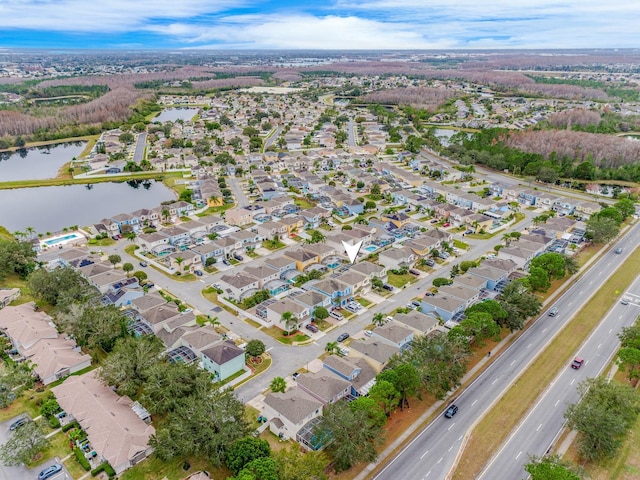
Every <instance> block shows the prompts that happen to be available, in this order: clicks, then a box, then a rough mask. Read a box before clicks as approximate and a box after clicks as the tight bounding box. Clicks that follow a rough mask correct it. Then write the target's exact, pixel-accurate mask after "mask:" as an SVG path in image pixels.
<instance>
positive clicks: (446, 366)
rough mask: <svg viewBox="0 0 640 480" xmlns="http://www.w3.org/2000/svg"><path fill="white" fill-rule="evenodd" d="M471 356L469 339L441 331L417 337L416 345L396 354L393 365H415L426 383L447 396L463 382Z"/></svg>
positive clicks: (440, 395) (430, 390)
mask: <svg viewBox="0 0 640 480" xmlns="http://www.w3.org/2000/svg"><path fill="white" fill-rule="evenodd" d="M468 356H469V349H468V343H467V342H466V341H465V340H464V339H461V338H452V337H449V336H448V335H447V334H446V333H444V332H441V333H437V334H435V335H433V336H420V337H417V338H416V339H414V341H413V343H412V347H411V348H410V349H408V350H405V351H404V352H402V353H401V354H400V355H398V356H395V357H392V359H391V361H390V362H389V364H390V367H391V368H395V367H396V366H398V365H399V364H401V363H409V364H411V365H415V367H416V369H417V370H418V373H419V375H420V382H421V384H422V387H423V388H424V389H425V390H426V391H427V392H428V393H431V394H432V395H434V396H435V397H437V398H444V397H445V395H446V394H447V393H448V392H449V391H450V390H451V389H452V388H454V387H456V386H458V385H459V382H460V379H461V378H462V376H463V375H464V374H465V372H466V369H467V366H466V360H467V358H468Z"/></svg>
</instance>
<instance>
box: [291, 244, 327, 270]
mask: <svg viewBox="0 0 640 480" xmlns="http://www.w3.org/2000/svg"><path fill="white" fill-rule="evenodd" d="M284 255H285V256H286V257H289V258H290V259H292V260H294V261H295V262H296V268H297V269H298V270H300V271H301V272H304V270H305V269H306V268H307V267H309V266H310V265H313V264H314V263H320V255H318V254H317V253H314V252H311V251H309V250H308V249H305V248H300V247H298V248H296V249H292V250H287V251H286V252H285V253H284Z"/></svg>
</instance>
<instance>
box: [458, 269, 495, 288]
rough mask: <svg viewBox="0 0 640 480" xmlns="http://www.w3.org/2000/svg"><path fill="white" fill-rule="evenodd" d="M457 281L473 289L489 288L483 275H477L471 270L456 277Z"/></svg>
mask: <svg viewBox="0 0 640 480" xmlns="http://www.w3.org/2000/svg"><path fill="white" fill-rule="evenodd" d="M455 282H456V283H459V284H461V285H464V286H466V287H468V288H470V289H472V290H478V291H479V290H482V289H483V288H487V280H486V279H485V278H482V277H478V276H476V275H471V273H469V271H467V273H465V274H464V275H458V276H457V277H456V278H455Z"/></svg>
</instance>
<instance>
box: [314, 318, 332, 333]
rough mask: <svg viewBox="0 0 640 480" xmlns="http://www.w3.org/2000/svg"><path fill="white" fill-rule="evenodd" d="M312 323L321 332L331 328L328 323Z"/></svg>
mask: <svg viewBox="0 0 640 480" xmlns="http://www.w3.org/2000/svg"><path fill="white" fill-rule="evenodd" d="M313 323H315V325H316V327H318V328H319V329H320V330H322V331H323V332H324V331H326V330H328V329H329V328H331V324H330V323H329V322H327V321H326V320H318V319H316V320H314V321H313Z"/></svg>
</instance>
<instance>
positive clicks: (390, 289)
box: [382, 283, 393, 292]
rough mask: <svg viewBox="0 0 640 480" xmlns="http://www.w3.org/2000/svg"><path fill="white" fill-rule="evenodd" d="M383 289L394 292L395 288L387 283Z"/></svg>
mask: <svg viewBox="0 0 640 480" xmlns="http://www.w3.org/2000/svg"><path fill="white" fill-rule="evenodd" d="M382 288H384V289H385V290H388V291H389V292H393V287H392V286H391V285H389V284H388V283H385V284H384V285H382Z"/></svg>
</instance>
